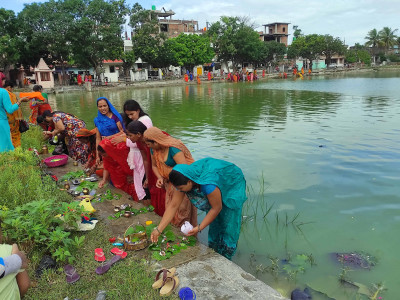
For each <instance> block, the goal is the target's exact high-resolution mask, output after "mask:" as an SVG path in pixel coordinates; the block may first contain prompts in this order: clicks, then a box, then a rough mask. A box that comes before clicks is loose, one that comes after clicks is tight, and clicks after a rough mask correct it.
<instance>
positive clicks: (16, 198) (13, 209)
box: [0, 128, 177, 300]
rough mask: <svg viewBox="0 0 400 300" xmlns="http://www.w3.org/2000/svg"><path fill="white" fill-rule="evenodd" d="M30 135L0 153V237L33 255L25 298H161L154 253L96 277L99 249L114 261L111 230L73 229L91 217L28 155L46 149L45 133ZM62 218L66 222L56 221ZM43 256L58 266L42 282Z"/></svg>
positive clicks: (101, 226) (133, 257)
mask: <svg viewBox="0 0 400 300" xmlns="http://www.w3.org/2000/svg"><path fill="white" fill-rule="evenodd" d="M28 132H29V134H28ZM28 132H27V133H24V134H23V141H22V142H23V146H22V148H18V149H16V150H14V151H10V152H7V153H1V154H0V172H1V174H2V176H1V177H0V190H1V191H2V192H1V193H0V222H1V229H2V236H0V238H1V239H2V242H3V243H8V244H11V243H17V244H18V245H19V247H20V248H21V249H22V250H24V251H25V252H26V253H27V254H28V258H29V260H30V262H29V268H28V272H29V275H30V278H31V280H32V282H33V285H32V287H31V288H30V289H29V291H28V293H27V295H26V296H25V298H24V299H52V300H53V299H64V298H65V297H69V299H81V300H83V299H91V300H92V299H95V298H96V295H97V293H98V291H99V290H105V291H106V293H107V299H118V300H120V299H158V298H159V295H158V291H155V290H153V289H152V287H151V285H152V283H153V281H154V276H155V272H154V270H153V267H152V262H154V260H152V259H151V255H152V253H151V252H150V251H147V252H145V253H144V255H141V257H140V258H139V257H138V256H137V254H138V253H137V252H135V251H131V252H129V254H128V257H126V258H125V259H123V260H121V261H119V262H117V263H116V264H114V265H113V266H112V267H111V269H110V270H109V271H108V272H107V273H105V274H104V275H97V274H96V273H95V269H96V268H97V267H98V266H100V265H101V264H100V263H99V262H97V261H95V260H94V249H96V248H103V250H104V253H105V256H106V258H107V260H108V259H110V258H111V257H112V256H113V254H111V253H110V250H111V249H112V248H113V247H114V246H112V244H111V243H110V242H109V240H108V239H109V237H110V236H112V234H111V232H110V229H109V228H108V227H107V226H106V225H105V224H104V223H103V222H101V221H100V222H99V223H97V225H96V228H95V229H94V230H92V231H88V232H84V233H82V232H77V231H74V230H72V231H71V230H70V228H71V227H76V224H77V223H76V222H77V221H80V220H81V215H82V214H86V213H85V212H84V211H83V208H82V207H80V206H79V201H73V200H74V199H73V198H72V196H70V195H69V194H67V193H66V192H65V191H61V190H59V187H58V186H57V185H56V182H55V181H54V180H53V179H52V177H51V176H49V175H48V174H47V170H46V169H44V168H43V167H42V165H41V163H40V161H41V159H40V158H39V157H38V156H36V155H35V154H34V152H33V151H29V150H26V149H28V148H36V149H40V148H41V146H42V144H43V141H42V140H41V139H40V134H41V130H39V129H37V128H31V129H30V130H29V131H28ZM59 214H62V215H64V220H61V219H60V218H58V217H56V215H59ZM144 251H145V250H144ZM44 255H50V256H52V257H53V259H54V260H55V261H56V262H57V267H56V268H55V269H49V270H46V271H45V272H44V273H43V274H42V275H41V277H37V276H36V274H35V270H36V269H37V267H38V266H39V263H40V260H41V259H42V257H43V256H44ZM67 263H70V264H72V265H73V266H74V267H75V268H76V270H77V272H78V274H80V276H81V278H80V280H79V281H77V282H76V283H74V284H68V283H67V282H66V276H65V274H64V271H63V267H64V265H65V264H67ZM166 299H177V297H176V296H170V297H169V298H166Z"/></svg>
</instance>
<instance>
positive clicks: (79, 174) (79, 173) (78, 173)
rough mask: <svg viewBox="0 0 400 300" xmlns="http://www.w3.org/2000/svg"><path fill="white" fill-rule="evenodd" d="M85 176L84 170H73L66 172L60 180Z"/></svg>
mask: <svg viewBox="0 0 400 300" xmlns="http://www.w3.org/2000/svg"><path fill="white" fill-rule="evenodd" d="M84 176H85V172H84V171H83V170H79V171H71V172H68V173H66V174H64V175H63V176H62V177H61V178H60V181H65V180H72V179H76V178H82V177H84Z"/></svg>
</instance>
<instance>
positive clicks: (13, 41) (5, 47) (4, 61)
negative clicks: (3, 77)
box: [0, 8, 21, 69]
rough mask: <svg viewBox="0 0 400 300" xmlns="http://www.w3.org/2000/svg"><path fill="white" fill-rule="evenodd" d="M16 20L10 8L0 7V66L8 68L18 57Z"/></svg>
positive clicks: (18, 41)
mask: <svg viewBox="0 0 400 300" xmlns="http://www.w3.org/2000/svg"><path fill="white" fill-rule="evenodd" d="M20 46H21V43H20V39H19V37H18V20H17V18H16V17H15V14H14V12H13V11H12V10H5V9H4V8H1V9H0V53H1V55H0V68H1V69H8V68H9V67H10V66H11V65H12V64H14V63H16V62H17V61H18V59H19V57H20V56H19V51H18V48H19V47H20Z"/></svg>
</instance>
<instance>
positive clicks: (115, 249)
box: [111, 247, 128, 258]
mask: <svg viewBox="0 0 400 300" xmlns="http://www.w3.org/2000/svg"><path fill="white" fill-rule="evenodd" d="M111 253H112V254H115V255H119V256H121V258H125V257H126V256H127V255H128V253H126V252H125V251H123V250H121V249H119V248H117V247H115V248H112V249H111Z"/></svg>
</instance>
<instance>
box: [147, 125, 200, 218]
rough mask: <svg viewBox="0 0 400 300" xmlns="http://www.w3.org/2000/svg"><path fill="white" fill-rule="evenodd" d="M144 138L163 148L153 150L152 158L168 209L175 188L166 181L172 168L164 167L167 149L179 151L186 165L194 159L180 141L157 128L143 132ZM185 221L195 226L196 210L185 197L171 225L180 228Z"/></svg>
mask: <svg viewBox="0 0 400 300" xmlns="http://www.w3.org/2000/svg"><path fill="white" fill-rule="evenodd" d="M144 137H145V138H146V139H149V140H153V141H156V142H157V143H158V144H160V145H162V146H163V147H164V148H163V149H161V150H155V149H153V158H154V160H155V162H156V167H157V169H158V172H159V173H160V175H161V176H162V177H163V179H164V186H165V190H166V194H165V206H166V207H168V205H169V203H171V201H172V195H173V194H174V191H175V187H174V186H173V185H172V184H171V183H170V182H169V180H168V179H169V173H170V172H171V170H172V167H171V166H168V165H166V163H165V155H166V154H167V153H168V151H169V147H175V148H178V149H179V150H181V151H182V152H183V155H184V156H185V159H186V161H187V163H188V164H192V163H193V162H194V159H193V157H192V154H191V153H190V151H189V150H188V149H187V148H186V146H185V145H184V144H183V143H182V142H181V141H180V140H178V139H175V138H173V137H172V136H169V135H166V134H164V133H163V132H162V131H161V130H160V129H158V128H157V127H151V128H149V129H147V130H146V131H145V132H144ZM185 221H188V222H190V223H191V224H192V225H193V226H196V225H197V208H196V207H195V206H193V205H192V203H191V202H190V200H189V199H188V197H187V196H186V195H185V197H184V198H183V201H182V203H181V205H180V206H179V208H178V210H177V212H176V214H175V216H174V218H173V219H172V221H171V223H172V224H173V225H175V226H181V225H182V224H183V223H184V222H185Z"/></svg>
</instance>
